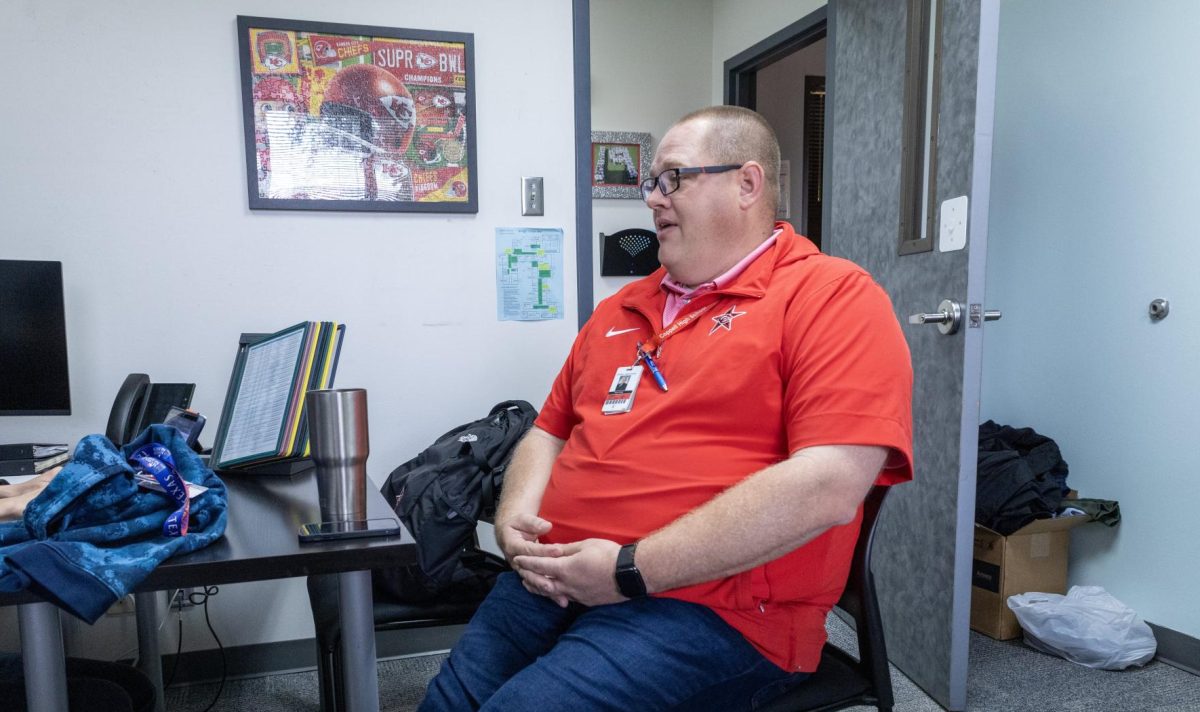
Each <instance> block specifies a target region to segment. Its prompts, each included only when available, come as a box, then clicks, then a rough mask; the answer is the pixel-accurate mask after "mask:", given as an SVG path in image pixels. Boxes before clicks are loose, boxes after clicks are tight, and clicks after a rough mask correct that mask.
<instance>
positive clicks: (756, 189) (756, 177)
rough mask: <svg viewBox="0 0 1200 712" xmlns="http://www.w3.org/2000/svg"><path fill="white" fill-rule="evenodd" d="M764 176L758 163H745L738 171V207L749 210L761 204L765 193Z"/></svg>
mask: <svg viewBox="0 0 1200 712" xmlns="http://www.w3.org/2000/svg"><path fill="white" fill-rule="evenodd" d="M766 186H767V181H766V174H765V173H764V172H763V167H762V164H760V163H759V162H758V161H747V162H746V163H745V164H744V165H743V166H742V167H741V168H739V169H738V206H739V207H740V208H741V209H742V210H749V209H750V208H752V207H754V206H755V205H757V204H758V203H760V202H762V200H763V197H764V195H765V192H766Z"/></svg>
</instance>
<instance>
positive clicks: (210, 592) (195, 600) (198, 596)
mask: <svg viewBox="0 0 1200 712" xmlns="http://www.w3.org/2000/svg"><path fill="white" fill-rule="evenodd" d="M220 590H221V589H219V588H217V587H216V586H205V587H204V591H203V592H202V593H192V594H190V595H189V596H188V603H191V604H192V605H194V606H198V605H200V604H201V603H203V604H204V624H205V625H207V626H208V632H209V633H212V637H213V640H214V641H216V643H217V649H218V650H220V651H221V684H220V686H218V687H217V695H216V697H213V701H212V702H211V703H209V705H208V707H205V708H204V712H209V710H211V709H212V708H213V707H215V706H216V704H217V700H219V699H221V693H222V692H224V691H225V679H226V676H227V672H228V669H227V666H226V661H225V646H223V645H221V639H220V638H218V637H217V631H215V630H213V626H212V620H211V619H210V618H209V617H208V598H209V596H215V595H217V593H218V592H220Z"/></svg>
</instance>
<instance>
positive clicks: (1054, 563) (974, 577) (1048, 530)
mask: <svg viewBox="0 0 1200 712" xmlns="http://www.w3.org/2000/svg"><path fill="white" fill-rule="evenodd" d="M1090 521H1091V517H1088V516H1078V517H1059V518H1057V519H1038V520H1036V521H1033V522H1030V523H1029V524H1026V525H1025V526H1023V527H1021V528H1020V529H1018V530H1017V531H1015V532H1013V533H1012V534H1009V535H1008V536H1003V535H1001V534H997V533H996V532H994V531H992V530H991V529H988V528H987V527H985V526H982V525H980V524H976V525H975V555H974V561H973V562H972V567H971V629H972V630H977V631H979V632H980V633H983V634H984V635H989V636H991V637H993V638H995V639H997V640H1008V639H1009V638H1016V637H1017V636H1019V635H1021V626H1020V625H1019V624H1018V623H1017V617H1016V616H1014V615H1013V612H1012V611H1011V610H1009V608H1008V597H1009V596H1012V595H1015V594H1018V593H1028V592H1030V591H1040V592H1042V593H1066V592H1067V549H1068V547H1069V545H1070V543H1071V538H1070V536H1071V535H1070V531H1069V530H1070V529H1071V528H1073V527H1077V526H1079V525H1080V524H1084V523H1086V522H1090Z"/></svg>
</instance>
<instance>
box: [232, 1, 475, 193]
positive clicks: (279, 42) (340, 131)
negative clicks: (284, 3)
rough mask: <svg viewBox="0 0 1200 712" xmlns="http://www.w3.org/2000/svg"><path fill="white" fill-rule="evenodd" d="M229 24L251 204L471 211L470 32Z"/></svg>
mask: <svg viewBox="0 0 1200 712" xmlns="http://www.w3.org/2000/svg"><path fill="white" fill-rule="evenodd" d="M237 28H238V29H237V31H238V49H239V53H240V59H241V78H242V121H243V125H244V127H245V133H246V179H247V190H248V193H249V198H250V208H251V209H285V210H370V211H396V212H449V213H475V212H478V211H479V206H478V195H477V193H478V190H477V184H476V183H477V179H476V175H477V170H476V153H475V85H474V80H475V64H474V63H475V54H474V35H471V34H467V33H457V32H437V31H431V30H408V29H397V28H390V27H371V26H365V25H343V24H331V23H321V22H305V21H300V20H280V19H274V18H264V17H245V16H239V17H238V18H237Z"/></svg>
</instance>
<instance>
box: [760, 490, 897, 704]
mask: <svg viewBox="0 0 1200 712" xmlns="http://www.w3.org/2000/svg"><path fill="white" fill-rule="evenodd" d="M889 489H890V488H889V487H880V486H876V487H874V488H872V489H871V492H870V494H868V495H867V499H866V502H864V504H863V518H862V529H861V530H860V531H859V535H858V543H857V544H856V545H855V546H854V558H853V561H852V563H851V565H850V578H849V580H848V581H847V582H846V590H845V592H843V593H842V597H841V599H839V600H838V603H837V605H838V608H840V609H842V610H843V611H845V612H846V613H848V614H850V616H851V617H853V618H854V627H855V628H856V629H857V631H856V632H857V634H858V650H859V659H858V660H855V659H854V658H853V657H852V656H851V655H850V654H848V653H846V652H845V651H843V650H842V649H841V648H838V647H837V646H835V645H833V644H832V643H826V644H825V649H824V650H822V651H821V663H820V665H819V666H818V667H817V671H816V672H815V673H813V674H812V676H811V677H810V678H808V679H807V680H805V682H804V684H802V685H798V686H796V687H795V688H793V689H792V690H790V691H788V692H787V693H785V694H784V695H782V696H780V697H778V698H776V699H774V700H771V701H770V702H769V703H768V704H767V705H766V706H765V707H763V708H762V709H761V710H760V712H828V711H830V710H840V709H843V708H846V707H853V706H855V705H874V706H875V707H877V708H879V709H880V710H883V711H884V712H887V711H889V710H891V709H892V678H891V674H890V673H889V671H888V661H887V648H886V646H885V645H884V642H883V620H882V619H881V618H880V616H879V601H878V599H877V598H876V597H875V581H874V579H873V577H872V575H871V540H872V539H873V537H874V534H875V521H876V518H877V517H878V515H879V509H880V507H882V505H883V500H884V498H885V497H886V496H887V493H888V490H889Z"/></svg>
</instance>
